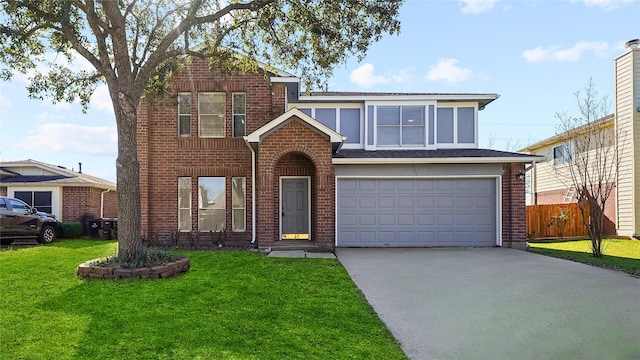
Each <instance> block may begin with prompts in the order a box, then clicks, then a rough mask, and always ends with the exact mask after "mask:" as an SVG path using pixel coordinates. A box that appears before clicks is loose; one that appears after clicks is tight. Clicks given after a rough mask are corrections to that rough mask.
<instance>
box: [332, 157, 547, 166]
mask: <svg viewBox="0 0 640 360" xmlns="http://www.w3.org/2000/svg"><path fill="white" fill-rule="evenodd" d="M543 159H544V156H536V157H530V158H521V157H482V158H478V157H459V158H347V159H344V158H334V159H333V160H332V161H331V162H332V164H334V165H340V164H345V165H346V164H352V165H366V164H502V163H530V162H533V161H538V160H543Z"/></svg>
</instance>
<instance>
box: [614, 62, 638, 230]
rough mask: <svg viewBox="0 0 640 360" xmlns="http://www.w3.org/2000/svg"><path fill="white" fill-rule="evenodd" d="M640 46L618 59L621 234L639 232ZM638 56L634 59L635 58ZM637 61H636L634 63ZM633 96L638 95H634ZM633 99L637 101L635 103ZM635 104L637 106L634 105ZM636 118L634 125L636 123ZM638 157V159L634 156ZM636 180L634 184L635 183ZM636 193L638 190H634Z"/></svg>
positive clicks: (617, 96)
mask: <svg viewBox="0 0 640 360" xmlns="http://www.w3.org/2000/svg"><path fill="white" fill-rule="evenodd" d="M638 53H640V50H632V51H628V52H627V53H625V54H623V55H621V56H620V57H618V58H616V59H615V62H614V66H615V94H614V103H615V115H616V126H617V131H618V140H619V143H618V146H619V151H620V152H619V156H620V167H619V170H618V187H617V191H616V194H617V196H616V203H617V204H616V205H617V218H618V219H617V221H616V223H617V226H618V235H621V236H630V235H633V234H634V233H636V234H637V233H638V229H637V227H638V226H639V225H640V223H639V222H638V216H639V213H638V209H637V208H638V206H639V205H638V204H637V202H638V201H636V199H634V197H636V196H638V194H639V193H638V188H637V186H638V179H637V177H638V174H637V172H638V167H637V165H636V170H635V174H634V161H638V159H637V158H638V156H634V153H637V152H638V149H637V148H636V149H634V147H636V146H637V145H635V144H636V143H637V140H638V139H639V137H638V135H640V134H639V133H638V131H640V130H638V122H637V120H638V118H637V111H636V109H635V107H636V106H640V101H638V99H637V96H638V93H640V91H638V90H635V93H636V94H635V95H634V67H635V71H636V72H637V71H640V70H638V69H639V68H640V65H639V64H638V62H639V61H640V60H639V58H640V56H639V55H638ZM634 57H635V61H634ZM634 62H635V65H634ZM635 78H636V79H635V82H636V86H637V82H638V79H640V75H638V74H635ZM634 96H635V97H636V99H634ZM634 100H635V103H636V104H634ZM634 105H635V106H634ZM634 122H635V125H634ZM634 158H635V159H634ZM634 183H635V185H634ZM634 187H636V188H635V191H634ZM634 193H635V194H634Z"/></svg>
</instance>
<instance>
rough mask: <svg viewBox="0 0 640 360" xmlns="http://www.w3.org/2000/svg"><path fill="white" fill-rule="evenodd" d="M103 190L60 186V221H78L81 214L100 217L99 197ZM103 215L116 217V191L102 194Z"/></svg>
mask: <svg viewBox="0 0 640 360" xmlns="http://www.w3.org/2000/svg"><path fill="white" fill-rule="evenodd" d="M103 191H104V190H103V189H97V188H92V187H64V188H62V219H61V220H62V221H63V222H70V221H80V220H81V218H82V217H83V216H86V215H90V216H91V217H96V218H97V217H100V202H101V201H100V198H101V194H102V192H103ZM103 209H104V210H103V215H104V217H105V218H116V217H118V199H117V192H115V191H109V192H107V193H105V194H104V208H103Z"/></svg>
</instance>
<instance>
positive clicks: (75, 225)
mask: <svg viewBox="0 0 640 360" xmlns="http://www.w3.org/2000/svg"><path fill="white" fill-rule="evenodd" d="M58 226H59V228H60V232H61V234H60V236H61V237H64V238H74V237H80V236H82V232H83V230H84V227H83V226H82V223H81V222H79V221H73V222H68V223H58Z"/></svg>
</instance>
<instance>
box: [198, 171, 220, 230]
mask: <svg viewBox="0 0 640 360" xmlns="http://www.w3.org/2000/svg"><path fill="white" fill-rule="evenodd" d="M225 200H226V197H225V178H223V177H201V178H198V203H199V204H198V206H199V208H200V215H199V219H198V229H199V230H200V231H221V230H223V229H224V226H225V223H226V221H225V219H226V216H225V214H226V211H225V209H226V203H225Z"/></svg>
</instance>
